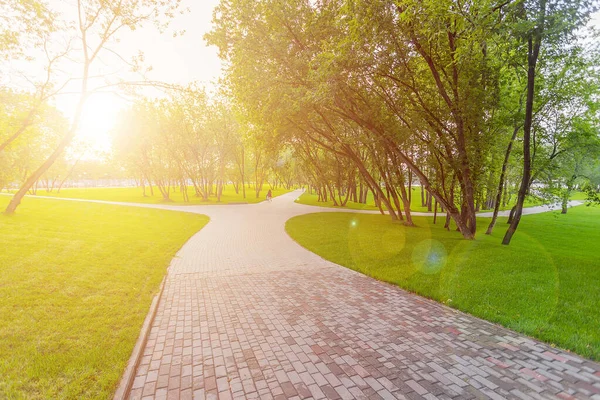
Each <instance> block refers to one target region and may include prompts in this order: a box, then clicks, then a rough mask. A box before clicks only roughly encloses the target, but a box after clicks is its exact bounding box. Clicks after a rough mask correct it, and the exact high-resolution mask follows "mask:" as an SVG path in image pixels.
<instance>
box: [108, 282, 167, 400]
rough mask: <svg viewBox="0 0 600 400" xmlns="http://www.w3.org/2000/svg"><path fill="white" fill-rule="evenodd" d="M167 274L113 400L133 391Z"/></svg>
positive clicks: (153, 300)
mask: <svg viewBox="0 0 600 400" xmlns="http://www.w3.org/2000/svg"><path fill="white" fill-rule="evenodd" d="M168 275H169V274H168V272H167V274H166V275H165V276H164V277H163V280H162V282H161V283H160V288H159V292H158V293H157V294H156V295H154V298H153V299H152V303H151V304H150V310H149V311H148V314H146V318H145V319H144V323H143V325H142V329H141V332H140V335H139V336H138V339H137V341H136V342H135V347H134V348H133V352H132V353H131V357H129V361H128V362H127V367H126V368H125V371H124V372H123V375H121V379H120V380H119V386H117V390H116V391H115V395H114V396H113V400H126V399H127V396H128V395H129V392H130V391H131V387H132V386H133V381H134V379H135V371H136V370H137V367H138V366H139V364H140V361H141V360H142V356H143V355H144V348H145V347H146V343H147V342H148V336H150V330H151V329H152V323H153V322H154V319H155V318H156V313H157V311H158V304H159V303H160V300H161V299H162V295H163V292H164V289H165V282H166V280H167V276H168Z"/></svg>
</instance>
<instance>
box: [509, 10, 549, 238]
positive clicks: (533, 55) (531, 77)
mask: <svg viewBox="0 0 600 400" xmlns="http://www.w3.org/2000/svg"><path fill="white" fill-rule="evenodd" d="M539 12H540V17H539V21H538V25H537V27H536V28H535V31H534V32H532V34H531V35H530V37H529V40H528V54H527V55H528V57H527V65H528V68H527V101H526V103H525V123H524V125H523V177H522V180H521V187H520V188H519V194H518V197H517V205H516V210H515V216H514V219H513V220H512V222H511V224H510V226H509V227H508V229H507V230H506V234H505V235H504V239H503V240H502V244H504V245H508V244H510V241H511V239H512V237H513V235H514V234H515V232H516V230H517V228H518V226H519V222H520V221H521V215H522V214H523V204H524V203H525V196H526V195H527V192H528V191H529V185H530V178H531V144H530V143H531V125H532V122H533V99H534V95H535V90H534V89H535V73H536V71H535V68H536V64H537V60H538V56H539V53H540V46H541V44H542V33H543V31H544V22H545V17H546V0H540V11H539Z"/></svg>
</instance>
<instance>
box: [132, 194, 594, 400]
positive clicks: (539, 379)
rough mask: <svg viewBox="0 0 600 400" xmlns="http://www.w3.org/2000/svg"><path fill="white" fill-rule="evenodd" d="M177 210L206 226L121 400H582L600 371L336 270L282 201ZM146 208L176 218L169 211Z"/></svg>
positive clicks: (289, 203) (167, 294) (182, 258)
mask: <svg viewBox="0 0 600 400" xmlns="http://www.w3.org/2000/svg"><path fill="white" fill-rule="evenodd" d="M297 196H298V192H295V193H291V194H288V195H283V196H280V197H277V198H275V199H274V200H273V202H272V203H260V204H256V205H237V206H218V207H217V206H186V207H185V208H184V211H186V212H195V213H201V214H206V215H208V216H209V217H210V218H211V222H210V223H209V224H208V225H207V226H206V227H205V228H204V229H202V230H201V231H200V232H198V233H197V234H196V235H194V236H193V237H192V238H191V239H190V240H189V241H188V242H187V243H186V244H185V245H184V246H183V247H182V249H181V250H180V251H179V252H178V253H177V256H176V257H175V258H174V259H173V261H172V262H171V265H170V266H169V269H168V274H167V279H166V282H165V288H164V293H163V296H162V299H161V301H160V302H159V304H158V311H157V315H156V318H155V320H154V322H153V324H152V327H151V330H150V334H149V340H148V342H147V344H146V347H145V348H144V356H143V358H142V362H141V364H140V366H139V367H138V370H137V371H136V376H135V380H134V388H133V389H132V391H131V392H130V394H129V398H130V399H134V398H135V399H138V398H142V396H144V397H154V398H155V399H166V398H194V399H205V398H207V399H208V398H214V399H217V398H219V399H226V398H233V399H235V398H244V399H252V398H254V399H259V398H260V399H272V398H282V399H284V398H287V399H296V398H298V399H299V398H314V399H323V398H331V399H337V398H378V399H380V398H385V399H388V398H390V399H391V398H398V399H421V398H432V399H433V398H439V399H444V400H447V399H450V398H459V399H467V400H468V399H475V398H503V397H504V398H522V399H538V398H544V397H553V398H569V397H568V396H571V397H573V398H589V397H592V396H596V395H598V393H600V388H599V387H598V385H599V383H600V365H598V364H596V363H593V362H590V361H587V360H584V359H581V358H580V357H577V356H575V355H573V354H569V353H566V352H563V351H560V350H557V349H555V348H552V347H550V346H547V345H545V344H543V343H539V342H537V341H535V340H532V339H530V338H527V337H524V336H521V335H519V334H516V333H514V332H512V331H510V330H507V329H504V328H502V327H499V326H496V325H493V324H490V323H488V322H486V321H482V320H479V319H477V318H474V317H471V316H469V315H466V314H463V313H460V312H458V311H456V310H453V309H450V308H448V307H446V306H443V305H441V304H438V303H435V302H433V301H430V300H427V299H423V298H420V297H418V296H415V295H413V294H410V293H407V292H405V291H403V290H401V289H399V288H397V287H395V286H392V285H388V284H386V283H382V282H379V281H376V280H374V279H371V278H368V277H366V276H364V275H361V274H359V273H357V272H354V271H351V270H349V269H346V268H343V267H340V266H337V265H335V264H333V263H330V262H328V261H326V260H324V259H323V258H321V257H319V256H317V255H315V254H313V253H311V252H309V251H307V250H306V249H304V248H302V247H301V246H299V245H298V244H297V243H296V242H294V241H293V240H292V239H291V238H290V237H289V236H288V235H287V234H286V232H285V222H286V221H287V220H288V219H289V218H291V217H293V216H295V215H300V214H305V213H312V212H316V211H323V212H336V211H338V210H336V209H321V208H315V207H310V206H303V205H299V204H295V203H293V200H294V199H295V198H296V197H297ZM148 207H152V208H166V209H172V210H173V209H175V210H181V207H178V206H172V205H148Z"/></svg>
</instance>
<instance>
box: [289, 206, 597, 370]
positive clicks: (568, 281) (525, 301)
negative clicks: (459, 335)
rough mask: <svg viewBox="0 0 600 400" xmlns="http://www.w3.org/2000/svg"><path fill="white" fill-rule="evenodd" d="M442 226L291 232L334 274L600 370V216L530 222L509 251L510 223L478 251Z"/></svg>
mask: <svg viewBox="0 0 600 400" xmlns="http://www.w3.org/2000/svg"><path fill="white" fill-rule="evenodd" d="M440 220H441V221H442V222H441V223H440V222H439V221H440ZM440 220H438V224H437V225H433V224H432V218H431V217H415V223H416V224H417V225H418V226H417V227H414V228H409V227H405V226H403V225H401V224H397V223H392V222H391V220H390V218H389V217H387V216H381V215H370V214H349V213H320V214H309V215H304V216H298V217H294V218H292V219H290V220H289V221H288V222H287V224H286V230H287V232H288V233H289V234H290V236H292V238H294V239H295V240H296V241H298V242H299V243H300V244H301V245H302V246H304V247H306V248H307V249H308V250H310V251H313V252H315V253H317V254H319V255H320V256H322V257H324V258H326V259H328V260H330V261H333V262H335V263H337V264H340V265H343V266H345V267H348V268H351V269H353V270H356V271H359V272H361V273H364V274H366V275H369V276H372V277H374V278H376V279H379V280H382V281H386V282H390V283H393V284H396V285H398V286H400V287H402V288H404V289H407V290H409V291H411V292H415V293H418V294H420V295H422V296H425V297H428V298H431V299H434V300H436V301H439V302H442V303H445V304H448V305H450V306H452V307H454V308H457V309H460V310H462V311H465V312H468V313H470V314H473V315H475V316H478V317H481V318H484V319H487V320H489V321H493V322H496V323H500V324H502V325H504V326H506V327H508V328H510V329H513V330H516V331H518V332H522V333H524V334H527V335H530V336H533V337H536V338H538V339H541V340H543V341H546V342H549V343H552V344H555V345H557V346H560V347H562V348H565V349H568V350H572V351H574V352H576V353H579V354H581V355H582V356H584V357H588V358H591V359H594V360H600V311H599V310H600V268H599V266H600V252H598V251H596V250H595V248H596V247H597V246H598V243H600V208H594V207H585V206H580V207H574V208H571V209H570V210H569V212H568V214H566V215H561V214H560V212H559V211H557V212H547V213H542V214H536V215H528V216H524V217H523V219H522V220H521V224H520V226H519V230H518V232H517V233H516V235H515V237H514V238H513V241H512V243H511V244H510V246H502V245H501V244H500V242H501V238H502V236H503V235H504V232H505V226H506V225H505V224H504V223H503V222H505V221H506V219H505V218H501V219H500V220H499V223H498V225H497V227H496V229H495V233H494V234H493V235H492V236H487V235H484V234H482V233H480V234H479V235H478V237H477V239H476V240H474V241H467V240H464V239H462V237H461V236H460V235H459V234H458V233H457V232H455V231H446V230H444V229H443V219H440ZM487 221H489V219H484V218H481V219H479V220H478V223H479V224H480V225H479V226H480V229H485V225H484V224H485V223H486V222H487Z"/></svg>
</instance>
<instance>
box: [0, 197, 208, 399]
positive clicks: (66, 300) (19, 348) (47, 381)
mask: <svg viewBox="0 0 600 400" xmlns="http://www.w3.org/2000/svg"><path fill="white" fill-rule="evenodd" d="M9 200H10V197H8V196H0V207H2V209H4V207H5V206H6V204H7V203H8V201H9ZM207 222H208V217H206V216H203V215H195V214H188V213H179V212H173V211H163V210H151V209H144V208H136V207H123V206H112V205H104V204H92V203H79V202H70V201H59V200H52V199H35V198H25V199H24V201H23V204H22V205H21V207H19V208H18V210H17V214H15V215H12V216H6V215H4V214H0V305H1V307H0V398H2V399H6V398H8V399H108V398H111V397H112V394H113V392H114V390H115V389H116V386H117V384H118V381H119V379H120V376H121V374H122V373H123V371H124V369H125V366H126V364H127V361H128V359H129V357H130V355H131V352H132V350H133V347H134V345H135V342H136V340H137V337H138V335H139V333H140V329H141V326H142V323H143V321H144V318H145V316H146V314H147V312H148V309H149V307H150V303H151V301H152V297H153V296H154V295H155V294H156V293H157V292H158V288H159V285H160V282H161V280H162V278H163V276H164V275H165V273H166V267H167V266H168V265H169V262H170V260H171V259H172V258H173V256H174V255H175V253H176V252H177V250H178V249H179V248H180V247H181V246H182V245H183V244H184V243H185V242H186V241H187V239H188V238H189V237H191V236H192V235H193V234H194V233H196V232H197V231H198V230H200V229H201V228H202V227H203V226H204V225H205V224H206V223H207Z"/></svg>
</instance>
